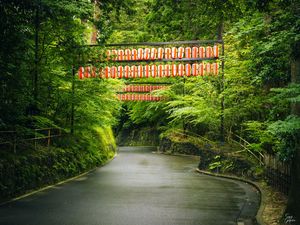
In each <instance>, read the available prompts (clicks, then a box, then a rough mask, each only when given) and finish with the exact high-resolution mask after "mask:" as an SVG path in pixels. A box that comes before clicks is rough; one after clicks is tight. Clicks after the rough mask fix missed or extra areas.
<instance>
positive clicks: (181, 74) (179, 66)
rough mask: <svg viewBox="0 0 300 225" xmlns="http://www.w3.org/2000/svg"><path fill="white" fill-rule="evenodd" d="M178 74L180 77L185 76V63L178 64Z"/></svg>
mask: <svg viewBox="0 0 300 225" xmlns="http://www.w3.org/2000/svg"><path fill="white" fill-rule="evenodd" d="M178 76H180V77H182V76H184V65H183V64H179V65H178Z"/></svg>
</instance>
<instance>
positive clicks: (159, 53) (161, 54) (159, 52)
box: [157, 48, 164, 59]
mask: <svg viewBox="0 0 300 225" xmlns="http://www.w3.org/2000/svg"><path fill="white" fill-rule="evenodd" d="M157 52H158V54H157V58H158V59H163V57H164V49H163V48H158V50H157Z"/></svg>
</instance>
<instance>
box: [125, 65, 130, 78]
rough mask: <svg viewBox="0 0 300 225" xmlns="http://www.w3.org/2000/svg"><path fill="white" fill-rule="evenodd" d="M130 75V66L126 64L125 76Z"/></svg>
mask: <svg viewBox="0 0 300 225" xmlns="http://www.w3.org/2000/svg"><path fill="white" fill-rule="evenodd" d="M129 76H130V67H129V66H125V78H126V79H128V77H129Z"/></svg>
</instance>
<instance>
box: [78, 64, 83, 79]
mask: <svg viewBox="0 0 300 225" xmlns="http://www.w3.org/2000/svg"><path fill="white" fill-rule="evenodd" d="M78 78H79V79H83V78H84V67H82V66H81V67H79V70H78Z"/></svg>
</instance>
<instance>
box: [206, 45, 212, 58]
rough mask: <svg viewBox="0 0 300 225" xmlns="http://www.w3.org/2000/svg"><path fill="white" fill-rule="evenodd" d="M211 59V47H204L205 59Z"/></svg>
mask: <svg viewBox="0 0 300 225" xmlns="http://www.w3.org/2000/svg"><path fill="white" fill-rule="evenodd" d="M212 57H213V48H212V47H211V46H207V47H206V58H212Z"/></svg>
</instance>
